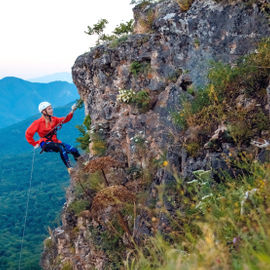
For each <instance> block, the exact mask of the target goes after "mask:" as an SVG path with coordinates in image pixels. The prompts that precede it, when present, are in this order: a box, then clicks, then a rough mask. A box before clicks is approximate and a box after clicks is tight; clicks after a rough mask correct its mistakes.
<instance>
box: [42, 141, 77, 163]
mask: <svg viewBox="0 0 270 270" xmlns="http://www.w3.org/2000/svg"><path fill="white" fill-rule="evenodd" d="M40 147H41V148H42V150H43V151H45V152H59V153H60V156H61V159H62V160H63V162H64V164H65V165H66V167H67V168H70V167H71V164H70V161H69V158H68V154H72V155H73V157H74V159H75V160H77V159H78V157H79V156H80V153H79V151H78V150H77V149H76V148H75V147H73V146H71V145H69V144H66V143H55V142H41V144H40Z"/></svg>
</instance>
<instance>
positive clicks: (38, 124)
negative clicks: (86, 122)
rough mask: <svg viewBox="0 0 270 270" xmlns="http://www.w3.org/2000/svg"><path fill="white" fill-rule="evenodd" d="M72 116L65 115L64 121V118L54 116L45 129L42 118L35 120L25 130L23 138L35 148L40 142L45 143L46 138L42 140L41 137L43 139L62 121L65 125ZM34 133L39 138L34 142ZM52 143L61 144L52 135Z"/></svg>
mask: <svg viewBox="0 0 270 270" xmlns="http://www.w3.org/2000/svg"><path fill="white" fill-rule="evenodd" d="M72 116H73V112H70V113H69V114H68V115H67V117H66V119H65V117H55V116H52V121H51V122H49V123H48V124H47V127H46V122H45V119H44V117H40V118H39V119H38V120H35V121H34V122H33V123H32V124H31V125H30V126H29V127H28V128H27V130H26V132H25V138H26V140H27V141H28V142H29V143H30V144H32V145H33V146H35V145H37V144H40V143H41V142H42V141H46V140H47V139H46V138H42V137H44V136H45V135H47V134H48V133H49V132H50V131H52V129H53V128H54V127H55V126H57V125H58V124H59V123H61V122H62V121H63V120H64V119H65V120H64V121H63V123H66V122H68V121H70V120H71V118H72ZM36 132H37V133H38V135H39V137H41V138H40V139H39V140H38V141H35V140H34V135H35V133H36ZM52 141H54V142H57V143H61V141H59V140H58V139H57V137H56V135H53V137H52Z"/></svg>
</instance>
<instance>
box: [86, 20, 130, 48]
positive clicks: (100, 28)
mask: <svg viewBox="0 0 270 270" xmlns="http://www.w3.org/2000/svg"><path fill="white" fill-rule="evenodd" d="M108 23H109V22H108V21H107V20H106V19H101V20H99V21H98V22H97V23H96V24H94V25H93V26H92V27H90V26H87V28H88V30H87V31H85V33H86V34H87V35H90V36H91V35H97V36H98V39H97V41H96V45H99V44H102V43H103V42H107V41H109V42H114V41H115V40H118V42H120V41H119V39H120V38H122V37H124V36H125V35H128V34H130V33H132V32H133V24H134V21H133V20H132V19H131V20H129V21H127V22H126V23H120V25H118V26H116V28H115V29H114V30H113V34H111V35H107V34H105V33H104V30H105V28H106V25H107V24H108ZM121 42H123V40H122V41H121ZM116 44H117V43H115V42H114V44H113V45H112V46H113V47H114V46H116Z"/></svg>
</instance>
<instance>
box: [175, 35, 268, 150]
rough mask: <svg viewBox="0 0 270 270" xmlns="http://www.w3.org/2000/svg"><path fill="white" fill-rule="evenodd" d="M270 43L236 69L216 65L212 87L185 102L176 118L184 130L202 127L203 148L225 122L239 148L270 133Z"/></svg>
mask: <svg viewBox="0 0 270 270" xmlns="http://www.w3.org/2000/svg"><path fill="white" fill-rule="evenodd" d="M269 59H270V40H269V39H267V40H264V41H262V42H261V43H260V44H259V47H258V49H257V51H256V52H255V53H253V54H250V55H248V56H246V57H244V58H242V59H239V61H238V63H237V64H236V65H235V66H230V65H228V64H223V63H220V62H219V63H213V66H212V68H211V69H210V71H209V75H208V78H209V84H208V85H207V86H206V87H205V88H204V89H202V90H199V91H198V92H197V93H195V97H194V98H192V100H191V101H190V99H189V100H185V101H184V102H182V107H183V109H182V110H181V111H180V112H179V113H178V114H176V115H174V116H175V122H176V123H179V124H180V125H181V126H182V128H185V129H186V130H188V129H189V130H190V131H191V130H192V129H194V128H195V127H200V134H201V139H197V141H193V142H199V143H200V145H201V146H202V145H204V144H205V143H206V141H207V140H208V139H209V138H210V137H211V136H212V134H213V132H214V131H215V130H217V128H218V126H219V125H220V124H221V123H226V126H227V127H228V128H229V133H230V135H231V136H232V137H233V138H234V140H235V142H236V143H237V144H238V145H241V144H243V143H245V144H246V143H248V142H249V141H250V139H251V138H252V137H254V136H256V135H260V133H261V132H262V131H263V130H268V129H269V126H268V124H267V123H268V115H267V111H266V109H265V106H266V101H267V98H266V90H265V88H266V86H267V85H268V78H269V75H270V69H269V66H270V60H269Z"/></svg>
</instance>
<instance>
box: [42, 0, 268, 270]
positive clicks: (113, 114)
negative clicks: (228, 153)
mask: <svg viewBox="0 0 270 270" xmlns="http://www.w3.org/2000/svg"><path fill="white" fill-rule="evenodd" d="M260 5H261V4H260V3H257V4H253V5H247V4H244V3H242V2H240V1H239V2H238V1H236V3H234V4H227V5H225V4H221V3H219V4H218V3H216V2H214V1H211V0H205V1H199V0H195V1H194V2H193V4H192V6H191V7H190V8H189V9H188V10H187V11H183V10H181V8H180V6H179V4H178V3H177V1H173V0H168V1H161V2H160V3H157V4H150V5H140V6H137V7H135V8H134V17H135V34H133V35H130V36H128V37H127V38H126V40H123V39H122V40H119V42H118V43H114V44H104V45H100V46H98V47H95V48H93V49H92V50H91V51H90V52H88V53H85V54H83V55H81V56H79V57H78V58H77V60H76V62H75V64H74V66H73V68H72V72H73V80H74V83H75V85H76V86H77V88H78V91H79V94H80V96H81V98H82V99H83V101H84V104H85V110H86V111H85V113H86V115H90V117H91V120H92V127H93V129H94V130H95V131H96V132H99V134H100V135H101V137H102V138H103V139H104V140H105V141H106V147H107V149H106V154H107V155H110V156H112V157H113V158H115V159H116V160H118V161H120V162H122V163H123V164H125V166H126V167H129V168H130V167H135V168H142V169H144V168H149V167H151V166H152V165H153V159H155V158H156V159H157V158H159V157H160V156H161V155H162V154H163V153H166V160H167V161H168V162H169V164H170V166H171V167H172V168H175V170H176V171H177V172H178V173H179V174H181V175H182V176H184V177H188V176H189V175H190V174H191V172H192V171H194V170H198V169H208V168H209V167H210V166H211V167H213V169H220V168H223V169H226V164H225V162H224V161H223V160H222V158H221V156H220V154H219V153H207V154H206V155H205V156H203V157H199V158H197V159H195V158H192V157H188V156H187V154H186V152H185V151H184V150H183V149H182V147H181V144H182V140H181V138H180V136H179V130H178V129H177V128H176V127H175V125H174V124H173V121H172V113H173V112H176V111H178V110H179V109H180V98H181V96H182V94H183V93H184V92H186V91H187V87H188V86H189V85H190V84H193V85H195V86H203V85H205V84H206V82H207V72H208V69H209V67H210V61H219V60H220V61H223V62H228V63H233V62H234V61H235V60H236V59H237V58H238V57H239V56H241V55H245V54H248V53H250V52H253V51H254V49H255V47H256V44H257V42H258V41H260V40H261V39H262V38H264V37H268V36H269V35H270V27H269V21H268V19H267V16H266V14H265V12H263V11H262V9H261V6H260ZM122 89H127V90H129V89H132V90H134V91H135V92H139V91H142V90H145V91H146V92H147V93H148V94H149V97H150V101H149V103H148V104H147V106H146V108H142V107H140V106H136V105H132V104H125V103H121V102H119V101H118V100H117V95H118V94H119V90H122ZM137 105H138V104H137ZM212 135H213V134H210V136H209V137H210V138H211V136H212ZM226 147H227V146H226V145H224V147H223V148H224V149H226ZM90 148H91V145H90ZM90 150H91V151H92V149H90ZM92 152H93V151H92ZM125 177H126V178H125ZM123 179H124V180H125V181H128V177H127V176H125V175H124V174H122V176H121V177H119V172H118V173H116V174H112V175H111V181H112V182H113V183H114V184H122V183H123V181H124V180H123ZM170 181H172V177H171V175H170V174H168V173H167V172H165V171H164V170H163V169H159V170H157V171H155V174H154V177H153V184H154V183H156V184H159V183H161V182H164V183H166V182H170ZM71 194H72V186H71V187H70V189H69V194H68V200H69V201H68V203H67V205H68V204H70V203H71V202H72V201H73V200H74V196H71ZM65 209H66V208H64V212H63V216H62V219H63V226H62V227H61V228H60V229H58V230H56V231H54V232H53V233H52V236H51V237H52V243H53V244H52V246H53V248H50V252H49V249H48V248H45V252H44V253H43V257H42V262H41V263H42V266H43V268H44V269H62V268H61V267H63V265H64V263H65V262H70V263H71V265H73V267H74V268H72V269H105V266H106V256H105V254H103V253H102V252H101V251H97V250H96V249H95V245H94V244H93V242H92V240H91V233H90V232H89V230H87V227H88V226H89V224H88V215H89V213H88V212H84V213H82V215H81V216H80V217H76V218H74V217H72V216H70V215H69V214H68V213H67V211H65ZM74 228H76V230H77V231H78V232H77V233H76V234H72V230H73V229H74ZM143 230H144V231H147V228H144V229H143V228H142V231H143ZM72 235H73V236H74V235H76V237H73V236H72ZM71 247H72V248H71ZM57 260H58V264H56V261H57ZM52 265H54V266H53V267H52ZM67 269H68V268H67Z"/></svg>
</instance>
